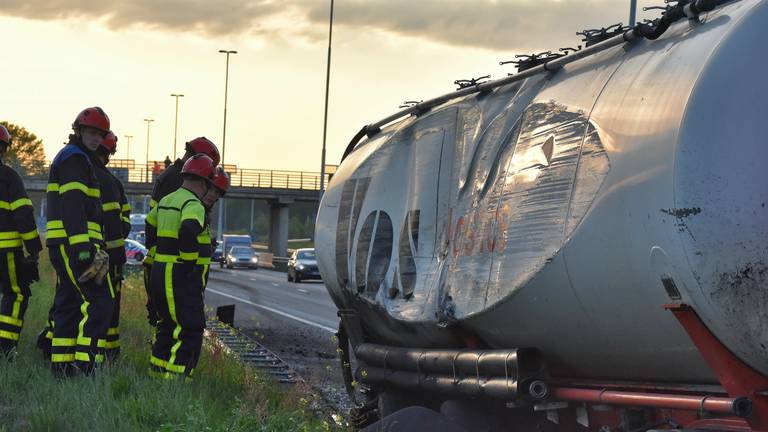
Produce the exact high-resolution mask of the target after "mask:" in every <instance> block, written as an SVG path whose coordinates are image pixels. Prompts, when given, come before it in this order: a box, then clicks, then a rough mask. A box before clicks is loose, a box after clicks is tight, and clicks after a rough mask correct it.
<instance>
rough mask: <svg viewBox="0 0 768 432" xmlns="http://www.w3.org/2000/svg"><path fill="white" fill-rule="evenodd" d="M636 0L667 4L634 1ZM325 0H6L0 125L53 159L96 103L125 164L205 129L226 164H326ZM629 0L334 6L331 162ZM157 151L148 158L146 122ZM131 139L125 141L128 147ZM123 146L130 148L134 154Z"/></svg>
mask: <svg viewBox="0 0 768 432" xmlns="http://www.w3.org/2000/svg"><path fill="white" fill-rule="evenodd" d="M638 3H639V15H640V17H641V18H644V17H655V16H656V15H658V11H653V12H645V13H644V12H642V6H651V5H655V4H659V3H662V2H661V1H660V0H659V1H651V0H639V2H638ZM329 6H330V2H329V1H323V0H219V1H215V2H214V1H210V0H100V1H98V2H97V1H93V0H0V41H2V42H3V43H2V54H3V58H4V59H5V62H4V64H3V65H2V66H0V71H2V72H0V78H1V79H2V87H3V88H2V98H0V100H2V102H1V103H0V120H7V121H10V122H12V123H16V124H19V125H21V126H24V127H25V128H27V129H28V130H30V131H31V132H33V133H35V134H36V135H37V136H38V137H40V138H42V139H43V142H44V145H45V152H46V157H47V158H48V159H51V158H52V157H53V156H55V154H56V152H57V151H58V150H59V149H60V148H61V145H62V144H63V143H64V142H65V141H66V139H67V135H68V134H69V133H70V125H71V123H72V121H73V120H74V118H75V117H76V115H77V113H78V112H79V111H80V110H81V109H83V108H85V107H88V106H94V105H96V106H101V107H102V108H103V109H104V110H105V111H106V112H107V114H108V115H109V117H110V119H111V122H112V129H113V131H114V132H115V134H116V135H117V136H118V138H119V141H118V152H117V155H116V158H120V159H123V158H126V156H127V155H128V156H129V157H130V158H131V159H135V160H137V163H143V161H144V160H145V159H147V158H148V159H149V160H162V159H164V158H165V156H166V155H168V156H172V153H173V143H174V119H175V99H174V98H173V97H171V96H170V94H171V93H181V94H184V95H185V96H184V97H183V98H180V99H179V116H178V139H177V152H176V153H177V155H180V154H181V153H182V152H183V150H182V149H183V143H184V142H185V141H189V140H191V139H192V138H194V137H197V136H206V137H208V138H209V139H211V140H212V141H213V142H215V143H216V144H217V145H218V146H219V149H220V150H222V131H223V116H224V114H223V112H224V77H225V69H226V68H225V55H223V54H220V53H218V50H220V49H227V50H237V51H238V53H237V54H234V55H232V56H230V64H229V95H228V106H227V135H226V149H225V155H224V157H225V162H226V163H227V164H235V165H237V166H238V167H240V168H254V169H275V170H302V171H319V170H320V155H321V147H322V132H323V103H324V95H325V66H326V55H327V38H328V13H329ZM628 11H629V0H409V1H405V0H337V1H336V2H335V23H334V28H333V55H332V70H331V88H330V108H329V118H328V144H327V148H328V150H327V163H328V164H335V163H338V161H339V159H340V158H341V155H342V153H343V151H344V148H345V147H346V145H347V144H348V142H349V141H350V139H351V138H352V136H353V135H355V133H356V132H357V131H358V130H359V129H360V128H361V127H362V126H363V125H365V124H368V123H373V122H375V121H378V120H380V119H382V118H384V117H386V116H388V115H389V114H392V113H394V112H395V111H397V110H398V106H399V105H400V104H402V103H403V102H404V101H406V100H424V99H430V98H432V97H436V96H439V95H441V94H444V93H447V92H449V91H452V90H453V89H454V88H455V86H454V85H453V82H454V80H457V79H466V78H472V77H478V76H482V75H488V74H490V75H492V77H493V78H502V77H504V76H506V74H507V73H511V72H514V71H515V70H514V68H513V67H512V66H511V65H508V66H500V65H499V62H500V61H502V60H510V59H513V58H514V55H515V54H525V53H530V52H536V51H546V50H553V51H556V50H557V48H559V47H565V46H575V45H578V44H579V39H580V37H579V36H576V34H575V32H576V31H579V30H583V29H585V28H599V27H603V26H608V25H611V24H614V23H618V22H624V23H626V22H627V19H628ZM144 119H153V120H154V122H152V123H151V124H150V129H149V153H148V156H147V152H146V148H147V123H146V122H145V121H144ZM126 135H132V136H133V138H131V139H130V146H128V145H127V144H128V141H129V140H128V139H127V138H126V137H125V136H126ZM127 152H128V153H127Z"/></svg>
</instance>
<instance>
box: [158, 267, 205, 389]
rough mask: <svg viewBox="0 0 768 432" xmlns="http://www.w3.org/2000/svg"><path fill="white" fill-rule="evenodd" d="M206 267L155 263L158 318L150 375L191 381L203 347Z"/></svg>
mask: <svg viewBox="0 0 768 432" xmlns="http://www.w3.org/2000/svg"><path fill="white" fill-rule="evenodd" d="M202 271H203V270H202V266H199V265H191V264H177V263H162V262H155V263H154V264H153V265H152V275H151V277H150V293H151V295H152V303H153V305H154V307H155V311H156V313H157V316H158V318H159V319H158V323H157V327H156V333H155V341H154V344H153V345H152V355H151V356H150V374H151V375H153V376H159V377H163V378H176V377H181V376H183V377H187V378H191V377H192V375H193V373H194V370H195V367H196V366H197V361H198V359H199V357H200V350H201V348H202V345H203V330H204V329H205V311H204V307H203V275H202Z"/></svg>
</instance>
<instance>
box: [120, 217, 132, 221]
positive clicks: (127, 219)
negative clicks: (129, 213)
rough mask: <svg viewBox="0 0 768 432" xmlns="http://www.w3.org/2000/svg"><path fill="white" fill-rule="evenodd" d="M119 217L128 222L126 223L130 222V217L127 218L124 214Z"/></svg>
mask: <svg viewBox="0 0 768 432" xmlns="http://www.w3.org/2000/svg"><path fill="white" fill-rule="evenodd" d="M120 219H122V220H123V222H128V223H131V219H130V218H127V217H125V216H123V217H121V218H120Z"/></svg>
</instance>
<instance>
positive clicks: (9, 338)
mask: <svg viewBox="0 0 768 432" xmlns="http://www.w3.org/2000/svg"><path fill="white" fill-rule="evenodd" d="M10 146H11V136H10V134H9V133H8V130H7V129H6V128H5V126H2V125H0V355H2V356H8V355H10V354H12V353H13V352H14V351H15V349H16V346H17V345H18V342H19V335H20V334H21V328H22V325H23V323H24V313H25V312H26V310H27V305H28V304H29V296H30V295H31V292H30V289H29V285H30V284H31V283H32V282H35V281H37V280H39V279H40V278H39V276H38V271H37V260H38V256H39V253H40V250H42V248H43V246H42V244H41V243H40V237H39V236H38V233H37V225H36V224H35V214H34V209H33V208H32V201H30V200H29V198H28V197H27V191H26V190H25V189H24V183H23V182H22V180H21V177H19V174H18V173H16V171H14V170H13V168H11V167H9V166H7V165H5V164H3V162H2V157H3V156H5V153H6V151H8V148H9V147H10ZM24 248H26V249H27V254H28V255H27V256H26V257H25V256H24Z"/></svg>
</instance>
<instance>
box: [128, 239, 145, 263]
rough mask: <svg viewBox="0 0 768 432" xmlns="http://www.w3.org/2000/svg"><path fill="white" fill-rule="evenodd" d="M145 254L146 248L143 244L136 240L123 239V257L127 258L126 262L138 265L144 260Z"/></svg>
mask: <svg viewBox="0 0 768 432" xmlns="http://www.w3.org/2000/svg"><path fill="white" fill-rule="evenodd" d="M146 256H147V248H145V247H144V245H143V244H141V243H139V242H137V241H136V240H131V239H126V240H125V257H126V258H127V264H131V265H138V264H141V263H142V262H143V261H144V257H146Z"/></svg>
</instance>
